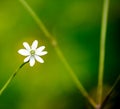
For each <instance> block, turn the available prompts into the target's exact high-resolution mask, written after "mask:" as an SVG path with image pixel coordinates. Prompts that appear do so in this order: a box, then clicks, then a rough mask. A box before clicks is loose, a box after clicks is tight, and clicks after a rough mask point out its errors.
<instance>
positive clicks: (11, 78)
mask: <svg viewBox="0 0 120 109" xmlns="http://www.w3.org/2000/svg"><path fill="white" fill-rule="evenodd" d="M26 63H28V62H25V63H22V64H21V65H20V66H19V67H18V68H17V69H16V70H15V72H14V73H13V74H12V75H11V76H10V78H9V79H8V80H7V82H6V83H5V85H4V86H3V87H2V88H1V90H0V95H2V93H3V91H4V90H5V89H6V88H7V86H8V85H9V84H10V82H11V81H12V80H13V78H14V77H15V76H16V74H17V73H18V72H19V70H20V69H21V68H22V67H23V66H24V65H25V64H26Z"/></svg>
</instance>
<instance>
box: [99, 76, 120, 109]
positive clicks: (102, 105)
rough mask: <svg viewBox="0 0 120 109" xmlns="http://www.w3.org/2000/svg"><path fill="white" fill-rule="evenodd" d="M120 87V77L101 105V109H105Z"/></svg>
mask: <svg viewBox="0 0 120 109" xmlns="http://www.w3.org/2000/svg"><path fill="white" fill-rule="evenodd" d="M119 85H120V75H119V76H118V78H117V79H116V81H115V83H114V84H113V86H112V87H111V89H110V91H109V92H108V94H107V95H106V97H105V99H104V101H103V102H102V104H101V108H100V109H104V107H105V105H106V103H107V102H108V100H109V99H110V97H111V95H112V93H113V92H114V90H115V89H116V88H117V87H119Z"/></svg>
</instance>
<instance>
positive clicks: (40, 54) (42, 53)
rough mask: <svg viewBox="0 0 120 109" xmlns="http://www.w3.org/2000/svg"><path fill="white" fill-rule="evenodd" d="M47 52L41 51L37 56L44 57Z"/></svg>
mask: <svg viewBox="0 0 120 109" xmlns="http://www.w3.org/2000/svg"><path fill="white" fill-rule="evenodd" d="M47 53H48V52H47V51H42V52H40V53H39V56H43V55H46V54H47Z"/></svg>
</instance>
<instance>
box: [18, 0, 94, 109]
mask: <svg viewBox="0 0 120 109" xmlns="http://www.w3.org/2000/svg"><path fill="white" fill-rule="evenodd" d="M20 2H21V3H22V5H23V6H24V7H25V8H26V9H27V11H28V12H29V13H30V15H31V16H32V17H33V19H34V20H35V21H36V23H37V24H38V26H39V27H40V29H41V30H42V31H43V33H44V34H45V36H46V37H47V38H48V39H50V42H51V44H52V45H53V47H54V49H55V51H56V53H57V55H58V57H59V58H60V60H61V61H62V62H63V64H64V66H65V67H66V69H67V70H68V72H69V73H70V75H71V77H72V79H73V81H74V83H75V84H76V86H77V87H78V89H79V90H80V92H81V93H82V95H83V96H84V97H86V98H87V99H88V101H89V103H90V104H91V105H92V106H93V107H94V108H95V107H96V103H95V102H94V101H93V100H92V98H91V97H90V96H89V95H88V93H87V91H86V90H85V89H84V87H83V86H82V84H81V82H80V81H79V80H78V78H77V76H76V75H75V73H74V71H73V70H72V68H71V67H70V65H69V64H68V62H67V60H66V59H65V57H64V55H63V53H62V51H61V50H60V48H59V47H58V45H57V41H56V40H55V39H54V38H53V36H52V35H51V34H50V33H49V32H48V30H47V29H46V27H45V26H44V24H43V23H42V21H41V20H40V18H39V17H38V16H37V15H36V14H35V12H34V11H33V10H32V9H31V7H30V6H29V5H28V4H27V2H26V1H25V0H20Z"/></svg>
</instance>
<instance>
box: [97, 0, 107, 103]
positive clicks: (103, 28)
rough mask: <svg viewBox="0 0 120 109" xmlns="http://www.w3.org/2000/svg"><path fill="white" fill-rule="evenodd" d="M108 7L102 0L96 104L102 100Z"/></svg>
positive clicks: (105, 0) (105, 1)
mask: <svg viewBox="0 0 120 109" xmlns="http://www.w3.org/2000/svg"><path fill="white" fill-rule="evenodd" d="M108 8H109V0H104V4H103V15H102V26H101V40H100V58H99V59H100V60H99V74H98V105H100V104H101V102H102V90H103V72H104V59H105V42H106V29H107V18H108Z"/></svg>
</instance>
